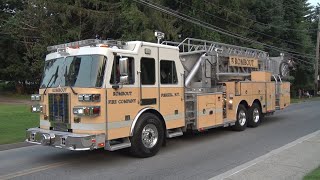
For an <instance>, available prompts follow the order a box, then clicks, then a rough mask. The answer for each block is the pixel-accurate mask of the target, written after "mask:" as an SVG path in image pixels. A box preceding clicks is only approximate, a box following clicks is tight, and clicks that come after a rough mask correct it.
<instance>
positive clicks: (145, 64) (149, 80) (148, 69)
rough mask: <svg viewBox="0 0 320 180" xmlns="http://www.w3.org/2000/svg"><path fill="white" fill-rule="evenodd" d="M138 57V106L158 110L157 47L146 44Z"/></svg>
mask: <svg viewBox="0 0 320 180" xmlns="http://www.w3.org/2000/svg"><path fill="white" fill-rule="evenodd" d="M143 52H144V54H143V55H142V57H141V59H140V67H139V68H140V71H139V72H140V76H139V77H140V78H139V85H140V87H139V91H140V101H139V102H140V106H145V107H149V108H153V109H156V110H159V106H158V104H159V84H158V83H159V82H158V77H157V75H156V74H158V49H157V48H155V47H148V46H146V47H145V48H144V49H143Z"/></svg>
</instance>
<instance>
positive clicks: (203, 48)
mask: <svg viewBox="0 0 320 180" xmlns="http://www.w3.org/2000/svg"><path fill="white" fill-rule="evenodd" d="M48 51H49V54H48V55H47V56H46V60H45V67H44V74H43V78H42V82H41V86H40V90H39V94H33V95H32V96H31V100H32V101H34V105H32V107H31V109H32V112H37V113H40V126H39V127H38V128H30V129H28V130H27V133H26V138H27V139H26V141H27V142H30V143H34V144H42V145H46V146H53V147H58V148H64V149H69V150H75V151H80V150H93V149H99V148H104V149H105V150H109V151H114V150H118V149H123V148H129V149H130V152H131V153H132V154H133V155H136V156H138V157H150V156H153V155H155V154H156V153H157V152H158V151H159V149H160V147H161V146H162V145H163V144H164V143H165V140H166V139H167V138H173V137H177V136H181V135H183V133H185V132H186V131H204V130H207V129H210V128H215V127H228V126H231V127H232V128H233V129H234V130H237V131H243V130H245V129H246V127H247V126H249V127H257V126H258V125H259V124H260V122H261V120H262V119H263V117H264V116H266V115H271V114H273V113H274V112H275V111H276V110H281V109H283V108H285V107H287V106H288V105H289V104H290V84H289V83H288V82H283V81H282V77H281V76H279V74H281V73H279V71H281V68H280V66H279V64H280V63H279V62H274V60H272V58H270V57H269V55H268V53H267V52H264V51H260V50H256V49H250V48H245V47H239V46H234V45H228V44H223V43H218V42H212V41H206V40H199V39H193V38H187V39H185V40H184V41H183V42H180V43H176V42H166V41H164V42H162V44H159V43H158V44H157V43H150V42H142V41H131V42H120V41H115V40H97V39H88V40H83V41H77V42H72V43H66V44H61V45H55V46H50V47H48Z"/></svg>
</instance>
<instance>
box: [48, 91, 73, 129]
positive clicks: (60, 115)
mask: <svg viewBox="0 0 320 180" xmlns="http://www.w3.org/2000/svg"><path fill="white" fill-rule="evenodd" d="M49 120H50V121H51V122H52V124H53V129H54V130H57V131H67V124H68V123H69V94H49Z"/></svg>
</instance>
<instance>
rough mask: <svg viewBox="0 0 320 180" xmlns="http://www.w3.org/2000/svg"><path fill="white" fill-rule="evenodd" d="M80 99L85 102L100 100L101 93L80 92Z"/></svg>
mask: <svg viewBox="0 0 320 180" xmlns="http://www.w3.org/2000/svg"><path fill="white" fill-rule="evenodd" d="M78 100H79V101H85V102H100V94H80V95H79V96H78Z"/></svg>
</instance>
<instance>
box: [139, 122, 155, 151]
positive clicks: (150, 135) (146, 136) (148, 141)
mask: <svg viewBox="0 0 320 180" xmlns="http://www.w3.org/2000/svg"><path fill="white" fill-rule="evenodd" d="M141 139H142V143H143V145H144V146H145V147H146V148H152V147H153V146H155V145H156V144H157V142H158V130H157V128H156V126H155V125H153V124H147V125H146V126H145V127H144V128H143V130H142V136H141Z"/></svg>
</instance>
